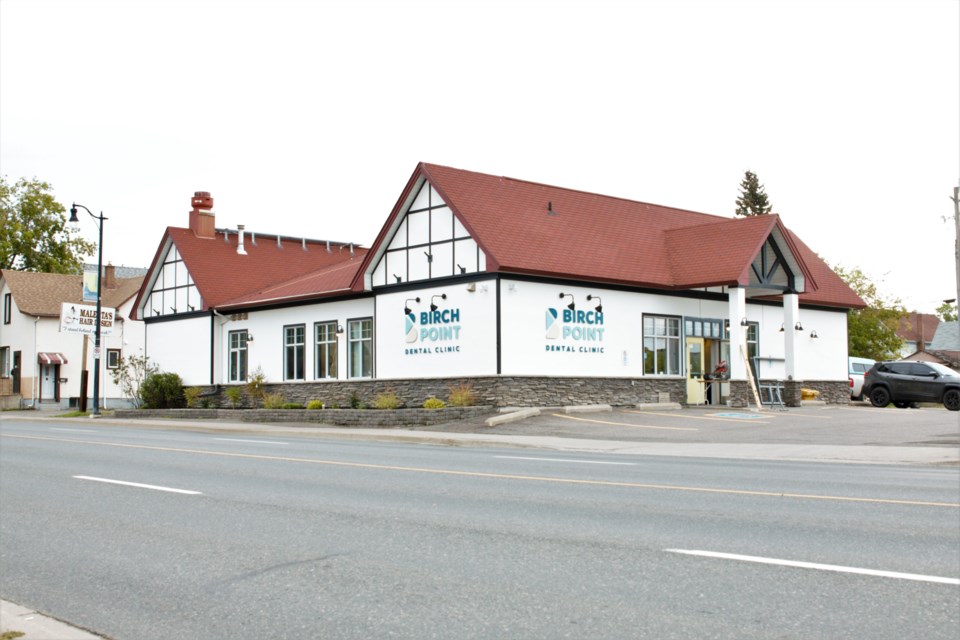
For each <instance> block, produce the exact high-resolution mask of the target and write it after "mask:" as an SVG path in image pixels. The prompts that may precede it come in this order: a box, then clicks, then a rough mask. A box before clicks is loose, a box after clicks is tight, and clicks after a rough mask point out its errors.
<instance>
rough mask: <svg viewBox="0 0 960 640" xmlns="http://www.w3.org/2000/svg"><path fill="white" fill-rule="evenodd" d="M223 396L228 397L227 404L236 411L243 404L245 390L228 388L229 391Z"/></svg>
mask: <svg viewBox="0 0 960 640" xmlns="http://www.w3.org/2000/svg"><path fill="white" fill-rule="evenodd" d="M223 395H225V396H227V402H229V403H230V406H231V407H233V408H234V409H239V408H240V405H241V404H242V402H243V389H241V388H240V387H227V390H226V391H224V392H223Z"/></svg>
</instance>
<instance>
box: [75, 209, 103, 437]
mask: <svg viewBox="0 0 960 640" xmlns="http://www.w3.org/2000/svg"><path fill="white" fill-rule="evenodd" d="M77 207H80V208H81V209H83V210H84V211H86V212H87V213H89V214H90V217H91V218H93V219H94V220H96V221H97V229H98V230H99V231H100V240H99V242H97V324H96V328H95V329H94V334H93V335H94V340H93V409H91V410H90V417H91V418H97V417H99V416H100V297H101V292H100V279H101V277H102V275H103V221H104V220H106V218H105V217H104V216H103V212H102V211H101V212H100V215H99V216H96V215H94V214H93V212H92V211H90V209H87V208H86V207H85V206H83V205H82V204H77V203H76V202H74V203H73V206H72V207H70V222H72V223H76V224H79V222H80V220H78V219H77Z"/></svg>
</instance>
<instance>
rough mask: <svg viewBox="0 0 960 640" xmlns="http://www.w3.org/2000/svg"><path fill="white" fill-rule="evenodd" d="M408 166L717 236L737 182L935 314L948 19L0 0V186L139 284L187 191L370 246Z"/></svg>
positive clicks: (183, 220) (270, 220)
mask: <svg viewBox="0 0 960 640" xmlns="http://www.w3.org/2000/svg"><path fill="white" fill-rule="evenodd" d="M419 161H426V162H432V163H437V164H444V165H449V166H453V167H458V168H461V169H469V170H472V171H480V172H484V173H491V174H495V175H505V176H510V177H513V178H519V179H525V180H531V181H535V182H543V183H547V184H553V185H558V186H563V187H569V188H574V189H580V190H584V191H591V192H596V193H601V194H605V195H612V196H618V197H623V198H629V199H633V200H639V201H644V202H652V203H656V204H662V205H668V206H673V207H679V208H685V209H692V210H695V211H702V212H706V213H714V214H718V215H725V216H732V215H733V210H734V201H735V199H736V197H737V195H738V185H739V183H740V180H741V178H742V177H743V173H744V171H745V170H746V169H750V170H752V171H754V172H756V173H757V174H758V175H759V177H760V180H761V182H762V183H763V184H764V185H765V187H766V190H767V194H768V195H769V196H770V200H771V202H772V204H773V208H774V211H775V212H777V213H779V214H781V216H782V217H783V219H784V221H785V223H786V224H787V226H788V227H790V228H791V229H793V230H794V231H795V232H796V233H798V234H799V235H800V237H801V238H802V239H803V240H804V241H805V242H806V243H807V244H808V245H810V246H811V247H812V248H813V249H814V250H815V251H817V252H818V253H819V254H820V255H821V256H823V257H824V258H826V259H827V260H828V261H829V262H830V263H831V264H836V263H840V264H842V265H844V266H847V267H854V266H859V267H861V268H862V269H864V270H865V271H866V272H867V273H868V274H870V275H871V276H872V277H873V278H874V280H875V281H876V282H877V283H878V284H879V285H880V288H881V290H882V291H883V292H885V293H887V294H888V295H890V296H895V297H900V298H901V299H902V300H903V301H904V303H905V304H907V306H908V307H910V308H915V309H918V310H920V311H926V312H932V311H933V310H934V309H935V308H936V307H937V306H938V305H939V304H940V302H941V301H942V300H943V299H945V298H953V297H955V296H956V283H955V275H954V274H955V267H954V265H955V259H954V224H953V220H952V215H953V203H952V202H951V201H950V199H949V198H950V196H951V195H952V192H953V188H954V187H955V186H956V185H957V184H958V179H960V2H958V1H957V0H941V1H924V0H911V1H909V2H883V1H878V0H873V1H866V0H864V1H854V2H842V1H833V2H809V1H808V2H777V1H770V2H722V1H717V2H682V1H681V2H559V1H557V0H553V1H551V2H506V3H497V2H481V3H474V2H402V1H398V2H389V3H379V2H350V3H340V2H307V1H303V2H253V1H251V2H241V1H238V0H231V1H229V2H227V1H222V2H217V1H213V2H199V1H196V2H176V1H167V2H146V1H139V2H138V1H127V2H119V1H116V2H86V1H83V0H76V1H72V2H48V1H42V0H40V1H38V0H33V1H29V2H25V1H22V0H0V172H2V173H3V174H4V175H6V176H7V177H8V179H10V180H15V179H16V178H19V177H21V176H26V177H34V176H35V177H37V178H40V179H42V180H46V181H48V182H51V183H53V185H54V188H55V194H56V196H57V198H58V199H59V200H60V201H61V202H62V203H64V204H65V205H66V206H68V207H69V204H70V203H71V202H72V201H76V202H79V203H82V204H84V205H86V206H87V207H89V208H90V209H91V210H93V211H95V212H98V211H101V210H102V211H103V214H104V215H105V216H107V217H108V218H109V219H108V220H107V222H106V226H105V233H104V236H105V238H104V261H112V262H113V263H114V264H125V265H130V266H148V265H149V263H150V261H151V259H152V258H153V255H154V252H155V251H156V248H157V244H158V242H159V240H160V237H161V234H162V233H163V229H164V228H165V227H166V226H186V224H187V212H188V210H189V208H190V207H189V201H190V197H191V195H192V194H193V192H194V191H197V190H205V191H210V192H212V194H213V196H214V199H215V207H214V208H215V211H216V213H217V226H218V227H230V228H235V227H236V226H237V224H245V225H247V228H248V229H251V230H254V231H257V232H264V233H282V234H285V235H293V236H304V235H305V236H307V237H311V238H320V239H329V240H341V241H348V242H349V241H353V242H357V243H360V244H363V245H365V246H369V245H370V244H371V243H372V241H373V240H374V238H375V236H376V234H377V232H378V231H379V229H380V226H381V225H382V224H383V222H384V220H385V219H386V216H387V215H388V214H389V212H390V210H391V208H392V207H393V205H394V203H395V202H396V199H397V198H398V197H399V195H400V191H401V189H402V188H403V186H404V185H405V183H406V181H407V179H408V178H409V177H410V174H411V173H412V172H413V170H414V168H415V167H416V164H417V162H419ZM944 216H948V217H951V219H949V220H948V221H947V222H944V221H943V219H942V218H943V217H944ZM82 224H83V229H84V234H85V235H86V236H87V237H88V238H91V239H94V240H95V239H96V227H95V226H94V223H93V221H92V220H91V219H90V218H84V220H83V223H82ZM691 259H696V256H691Z"/></svg>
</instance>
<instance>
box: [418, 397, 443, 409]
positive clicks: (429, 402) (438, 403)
mask: <svg viewBox="0 0 960 640" xmlns="http://www.w3.org/2000/svg"><path fill="white" fill-rule="evenodd" d="M445 406H447V403H446V402H444V401H443V400H441V399H440V398H427V399H426V400H424V401H423V408H424V409H443V408H444V407H445Z"/></svg>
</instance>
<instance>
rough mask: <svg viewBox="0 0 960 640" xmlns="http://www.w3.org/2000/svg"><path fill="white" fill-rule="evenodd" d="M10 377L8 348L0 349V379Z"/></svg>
mask: <svg viewBox="0 0 960 640" xmlns="http://www.w3.org/2000/svg"><path fill="white" fill-rule="evenodd" d="M9 377H10V347H0V378H9Z"/></svg>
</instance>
